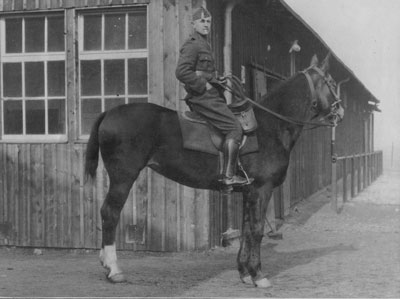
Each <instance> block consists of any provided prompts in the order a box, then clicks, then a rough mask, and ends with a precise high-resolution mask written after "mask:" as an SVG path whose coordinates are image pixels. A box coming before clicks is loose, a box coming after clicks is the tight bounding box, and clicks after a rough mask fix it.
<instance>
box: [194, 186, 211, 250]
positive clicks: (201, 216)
mask: <svg viewBox="0 0 400 299" xmlns="http://www.w3.org/2000/svg"><path fill="white" fill-rule="evenodd" d="M209 199H210V196H209V191H206V190H195V199H194V200H195V209H194V210H195V221H196V222H195V249H197V250H198V249H208V247H209V235H208V232H209V224H210V218H209Z"/></svg>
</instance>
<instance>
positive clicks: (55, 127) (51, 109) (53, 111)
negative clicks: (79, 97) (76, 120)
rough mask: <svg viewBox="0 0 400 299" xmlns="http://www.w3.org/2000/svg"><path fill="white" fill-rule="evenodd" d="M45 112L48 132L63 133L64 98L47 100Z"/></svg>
mask: <svg viewBox="0 0 400 299" xmlns="http://www.w3.org/2000/svg"><path fill="white" fill-rule="evenodd" d="M47 113H48V114H47V117H48V121H49V134H64V133H65V100H64V99H59V100H49V102H48V111H47Z"/></svg>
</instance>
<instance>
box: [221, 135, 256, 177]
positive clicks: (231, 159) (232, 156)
mask: <svg viewBox="0 0 400 299" xmlns="http://www.w3.org/2000/svg"><path fill="white" fill-rule="evenodd" d="M239 146H240V142H238V141H237V140H235V139H232V138H225V142H224V145H223V151H224V170H223V172H222V174H223V176H224V177H223V178H222V180H221V182H222V183H223V184H224V185H245V184H248V183H250V182H249V181H248V180H247V179H246V178H243V177H241V176H239V175H237V174H236V166H237V160H238V157H239Z"/></svg>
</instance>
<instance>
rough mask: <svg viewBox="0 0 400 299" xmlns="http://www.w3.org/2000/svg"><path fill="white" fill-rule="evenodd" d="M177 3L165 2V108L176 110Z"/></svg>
mask: <svg viewBox="0 0 400 299" xmlns="http://www.w3.org/2000/svg"><path fill="white" fill-rule="evenodd" d="M176 5H177V4H176V2H175V1H170V2H168V1H164V6H163V7H164V12H163V15H164V25H163V28H164V31H163V33H164V38H163V39H164V42H163V43H164V106H165V107H167V108H170V109H176V107H177V106H178V102H177V101H179V99H178V98H177V85H178V80H177V79H176V77H175V68H176V63H177V50H176V49H177V46H176V45H177V43H179V31H178V30H176V28H177V26H178V12H177V6H176Z"/></svg>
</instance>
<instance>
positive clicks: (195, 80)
mask: <svg viewBox="0 0 400 299" xmlns="http://www.w3.org/2000/svg"><path fill="white" fill-rule="evenodd" d="M192 26H193V29H194V30H193V31H194V32H193V34H192V35H191V36H190V38H189V39H188V40H187V41H186V42H185V43H184V44H183V46H182V47H181V49H180V56H179V60H178V65H177V68H176V73H175V74H176V77H177V78H178V80H179V81H181V82H182V83H184V85H185V90H186V91H187V93H188V96H187V98H186V99H187V102H188V104H189V105H190V108H191V109H192V110H193V111H195V112H197V113H199V114H200V115H202V116H203V117H204V118H205V119H206V120H207V121H208V123H210V124H211V125H212V126H213V127H214V128H215V129H217V130H218V131H219V132H220V133H221V134H223V135H224V136H225V140H224V144H223V152H224V157H225V158H224V169H223V173H222V174H223V178H222V179H221V182H222V183H223V184H224V185H227V186H230V185H245V184H248V183H249V182H250V181H251V180H252V179H250V180H247V179H245V178H243V177H241V176H239V175H236V166H237V159H238V156H239V145H240V143H241V140H242V135H243V132H242V127H241V125H240V123H239V121H238V120H237V119H236V117H235V116H234V115H233V113H232V112H231V110H230V109H229V108H228V105H227V104H226V100H225V98H224V97H223V93H222V92H221V90H218V89H217V88H216V86H217V87H218V85H216V84H217V83H218V80H217V79H216V76H215V62H214V58H213V55H212V52H211V46H210V44H209V43H208V41H207V35H208V34H209V33H210V28H211V14H210V12H209V11H208V10H207V9H205V8H204V7H200V8H198V9H196V10H194V12H193V18H192Z"/></svg>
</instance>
